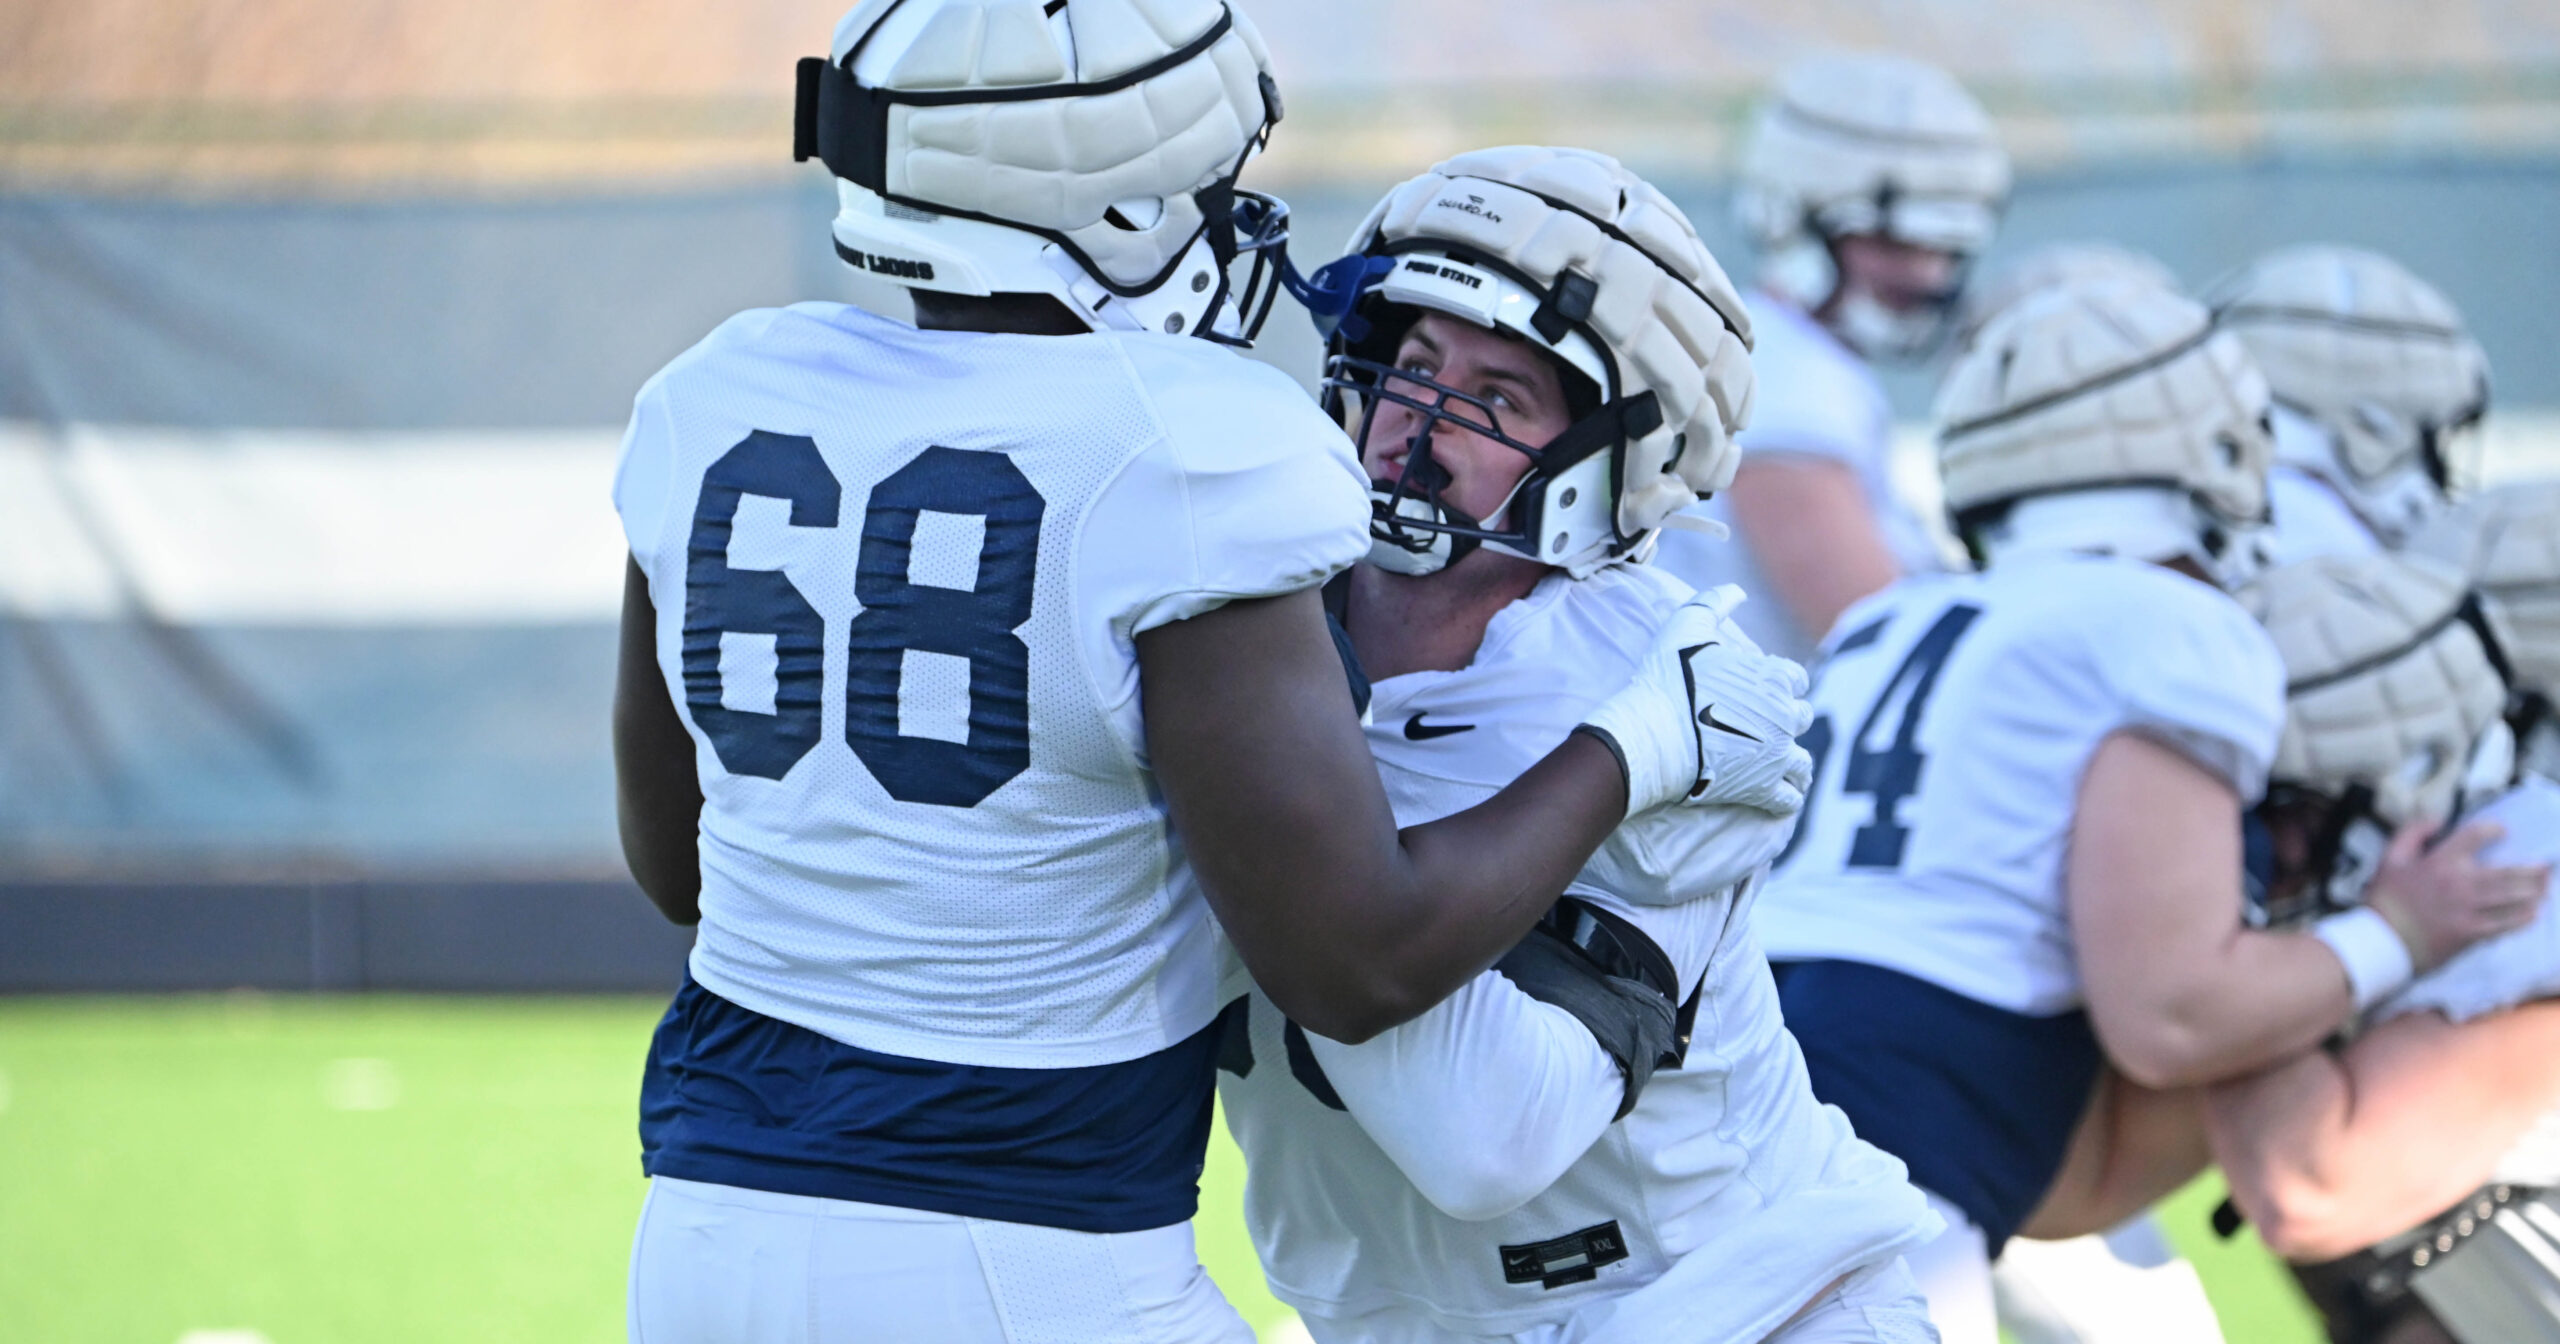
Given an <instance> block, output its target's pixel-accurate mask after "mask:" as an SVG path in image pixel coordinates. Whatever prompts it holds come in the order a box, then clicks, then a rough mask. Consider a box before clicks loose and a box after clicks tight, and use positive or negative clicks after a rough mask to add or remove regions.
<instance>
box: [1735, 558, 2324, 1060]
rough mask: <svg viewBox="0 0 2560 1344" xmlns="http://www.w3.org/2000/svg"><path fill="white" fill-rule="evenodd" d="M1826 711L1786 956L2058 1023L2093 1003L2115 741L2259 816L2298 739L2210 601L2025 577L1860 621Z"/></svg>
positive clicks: (1776, 943) (2143, 570)
mask: <svg viewBox="0 0 2560 1344" xmlns="http://www.w3.org/2000/svg"><path fill="white" fill-rule="evenodd" d="M1812 700H1813V704H1814V709H1815V711H1816V715H1817V717H1816V719H1815V721H1814V725H1813V727H1812V729H1811V730H1810V731H1808V732H1807V733H1806V735H1805V736H1804V738H1803V739H1801V740H1802V741H1803V742H1804V745H1805V746H1806V748H1807V749H1808V750H1810V751H1812V752H1813V754H1814V760H1815V771H1816V773H1815V781H1814V788H1813V790H1812V792H1811V794H1810V795H1809V797H1808V800H1807V802H1806V805H1805V812H1804V818H1803V822H1802V825H1801V828H1800V829H1799V830H1798V832H1797V834H1796V839H1795V841H1794V843H1793V844H1792V845H1791V846H1790V848H1789V851H1788V853H1787V854H1786V855H1785V856H1782V857H1781V858H1780V860H1779V861H1778V864H1777V866H1776V869H1775V871H1774V873H1773V874H1772V877H1771V880H1770V885H1769V892H1768V895H1767V896H1766V897H1765V898H1764V899H1763V900H1762V902H1761V907H1760V908H1761V939H1762V942H1763V943H1764V944H1765V945H1766V946H1767V947H1768V949H1769V955H1770V956H1771V957H1773V958H1775V959H1777V960H1780V961H1802V960H1817V959H1824V960H1843V961H1853V962H1862V963H1865V964H1868V965H1873V966H1879V967H1883V968H1885V969H1887V970H1891V971H1896V972H1900V973H1901V974H1904V975H1908V976H1912V977H1914V978H1916V979H1920V980H1925V981H1928V982H1930V983H1932V984H1935V985H1938V986H1940V987H1942V988H1944V989H1948V990H1952V991H1954V992H1955V993H1957V994H1960V995H1963V996H1965V997H1966V998H1969V999H1972V1000H1974V1001H1976V1002H1978V1003H1983V1004H1988V1005H1990V1006H1992V1007H1994V1008H1999V1009H2003V1010H2005V1011H2008V1012H2012V1013H2020V1014H2026V1015H2030V1016H2037V1017H2043V1016H2048V1015H2051V1014H2054V1013H2059V1012H2063V1011H2067V1010H2069V1009H2071V1008H2074V1007H2077V1006H2078V1005H2079V1004H2080V976H2079V969H2078V962H2077V959H2076V958H2075V957H2074V956H2073V953H2072V944H2071V929H2070V923H2069V917H2068V914H2067V912H2066V909H2065V906H2064V901H2063V890H2062V877H2063V861H2064V856H2065V851H2066V850H2067V848H2068V846H2069V842H2070V837H2071V821H2072V815H2073V813H2074V811H2075V809H2076V807H2077V803H2078V797H2079V790H2080V780H2081V776H2082V775H2083V773H2085V771H2086V770H2087V768H2088V764H2089V759H2090V757H2091V755H2092V754H2094V753H2095V751H2096V750H2097V747H2098V744H2099V742H2101V741H2102V740H2104V739H2105V738H2106V737H2107V736H2108V735H2110V734H2112V733H2116V732H2119V731H2123V730H2128V729H2130V730H2136V731H2140V732H2143V733H2146V734H2148V735H2150V736H2152V737H2154V738H2157V739H2158V740H2160V741H2163V742H2166V743H2169V744H2171V745H2173V746H2176V747H2178V748H2179V749H2180V750H2182V751H2184V752H2185V753H2186V754H2187V755H2189V756H2191V757H2192V758H2194V759H2195V760H2196V761H2197V762H2198V763H2200V764H2202V765H2204V766H2206V767H2207V768H2209V769H2211V770H2213V771H2214V772H2215V773H2217V774H2219V775H2221V776H2222V777H2223V778H2225V779H2227V780H2229V781H2230V783H2231V785H2232V787H2233V788H2234V789H2236V790H2237V791H2238V792H2239V794H2240V796H2241V798H2242V799H2243V801H2244V802H2254V801H2255V800H2256V799H2257V797H2258V796H2259V794H2260V793H2262V792H2263V791H2264V789H2265V785H2266V777H2267V770H2268V768H2269V765H2270V763H2271V762H2273V760H2274V759H2275V752H2276V743H2277V739H2278V738H2279V736H2280V735H2281V734H2282V732H2283V728H2284V666H2283V663H2282V661H2281V659H2280V658H2279V656H2278V654H2277V652H2276V647H2275V643H2274V641H2273V640H2272V639H2270V638H2269V637H2268V636H2267V633H2266V631H2265V630H2264V629H2262V628H2261V627H2260V626H2259V625H2258V623H2257V622H2255V621H2253V620H2251V619H2250V618H2249V616H2248V613H2247V612H2245V611H2243V610H2242V609H2241V608H2240V605H2239V604H2238V603H2236V602H2234V601H2232V600H2231V599H2230V597H2228V596H2227V595H2225V594H2223V593H2222V592H2220V591H2219V590H2217V589H2214V588H2212V587H2209V586H2207V585H2205V584H2203V583H2199V582H2197V581H2195V580H2193V579H2189V578H2187V577H2185V576H2183V575H2180V574H2177V573H2174V572H2172V571H2170V570H2167V569H2162V568H2160V567H2158V566H2154V565H2148V564H2142V563H2138V562H2135V561H2129V560H2119V559H2114V558H2109V557H2101V556H2033V557H2018V558H2015V559H2011V560H2007V561H2003V562H2001V563H2000V564H1997V565H1995V566H1993V567H1992V568H1991V569H1990V570H1989V571H1987V572H1984V573H1980V574H1965V575H1942V576H1937V577H1931V578H1923V579H1909V580H1905V581H1903V582H1901V583H1899V584H1896V585H1894V586H1893V587H1891V588H1888V589H1886V590H1885V591H1884V592H1881V593H1878V594H1876V595H1875V596H1874V597H1871V598H1868V599H1867V600H1865V601H1864V602H1861V603H1859V604H1857V605H1856V606H1854V607H1851V608H1850V609H1849V610H1848V612H1846V613H1845V614H1843V615H1842V616H1841V618H1840V625H1839V627H1838V631H1837V632H1835V638H1834V641H1833V643H1832V645H1831V647H1830V648H1829V650H1828V652H1827V654H1826V657H1825V660H1824V662H1823V664H1822V667H1821V669H1820V672H1819V673H1818V675H1817V676H1816V678H1815V681H1814V688H1813V694H1812ZM2234 824H2235V825H2237V821H2236V819H2235V822H2234Z"/></svg>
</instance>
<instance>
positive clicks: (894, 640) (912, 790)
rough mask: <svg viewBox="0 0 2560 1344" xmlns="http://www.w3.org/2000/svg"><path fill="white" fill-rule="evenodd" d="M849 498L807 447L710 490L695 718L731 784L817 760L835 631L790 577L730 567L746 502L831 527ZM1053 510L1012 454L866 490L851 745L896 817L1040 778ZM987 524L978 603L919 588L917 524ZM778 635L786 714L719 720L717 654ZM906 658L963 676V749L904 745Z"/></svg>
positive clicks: (688, 635)
mask: <svg viewBox="0 0 2560 1344" xmlns="http://www.w3.org/2000/svg"><path fill="white" fill-rule="evenodd" d="M843 493H844V490H843V486H842V484H841V483H840V482H838V481H837V479H836V477H835V473H834V472H832V471H830V470H828V468H827V464H826V460H825V459H824V458H823V457H821V456H819V453H818V445H817V444H816V442H815V441H813V440H811V439H809V438H808V437H806V436H805V435H796V434H774V433H769V432H766V431H764V430H757V431H756V432H754V433H752V434H749V435H748V436H747V437H746V438H744V439H742V440H740V441H739V442H738V444H737V446H736V447H734V448H731V449H730V450H729V451H728V452H727V453H725V454H723V455H722V456H721V457H720V460H718V461H717V462H714V463H712V465H711V468H710V470H709V471H707V472H705V473H704V474H703V478H702V493H701V496H700V497H699V499H698V500H697V502H696V503H695V505H694V513H693V535H692V538H691V541H690V542H689V543H688V545H687V547H686V559H685V612H684V690H685V707H686V708H687V709H688V710H690V711H691V713H692V715H693V721H694V722H695V724H697V725H699V726H700V727H701V729H702V732H703V735H704V736H705V737H707V738H709V739H710V741H711V748H712V751H713V752H714V754H716V755H718V756H719V758H720V764H721V765H722V766H723V767H724V768H726V769H727V770H728V771H729V772H730V773H732V774H738V775H754V776H757V777H759V778H763V779H780V778H782V777H783V776H784V775H787V774H789V773H790V772H791V767H793V766H795V765H797V764H799V763H800V760H801V758H803V757H805V756H807V755H808V754H809V752H810V751H811V749H813V748H815V747H816V746H817V745H818V737H819V734H820V727H819V720H820V716H821V712H822V705H823V698H824V688H823V686H822V684H821V683H822V681H823V679H824V676H825V671H824V665H825V643H826V623H825V621H824V619H823V618H821V617H820V616H819V615H818V612H817V609H816V608H815V607H812V606H811V605H809V601H808V599H807V598H806V597H804V596H802V594H801V592H800V590H799V589H798V588H797V587H795V586H793V584H792V582H791V580H790V579H789V578H788V577H786V576H785V575H784V574H783V573H782V572H781V571H779V570H751V569H732V568H730V567H729V535H730V532H731V529H732V528H733V526H734V522H735V519H736V516H737V511H738V501H739V499H740V497H741V496H744V495H762V496H765V497H767V498H771V499H780V500H784V501H786V502H788V503H789V504H790V505H791V525H792V526H794V527H828V528H831V527H834V526H835V525H836V521H837V514H838V512H839V509H840V507H841V503H842V499H843ZM1047 507H1048V506H1047V502H1046V501H1045V500H1043V499H1042V498H1041V497H1040V492H1039V491H1038V490H1036V489H1034V488H1033V487H1032V484H1031V481H1030V479H1029V478H1028V477H1025V476H1024V475H1023V474H1022V469H1021V468H1019V467H1017V466H1015V465H1014V464H1013V460H1012V459H1011V458H1009V457H1006V456H1004V455H1003V454H1001V453H986V452H963V451H961V450H959V449H955V448H941V447H935V448H928V449H926V450H925V451H923V452H922V453H919V454H917V455H916V457H915V459H914V460H913V461H911V462H909V463H907V465H905V466H904V467H901V468H899V469H898V470H897V471H895V472H892V473H890V474H889V476H888V477H887V478H886V479H884V480H882V481H881V482H880V483H879V484H878V485H877V486H874V487H873V488H872V491H871V502H870V507H869V508H868V509H867V510H866V511H865V512H864V515H863V520H862V550H861V556H860V559H859V561H858V563H857V568H856V571H855V578H854V592H855V596H857V597H858V598H860V599H861V601H862V612H861V614H860V615H858V616H856V617H854V619H853V620H852V622H851V623H850V625H849V626H848V629H847V643H848V646H849V648H848V654H849V656H848V657H847V659H846V667H847V677H846V683H847V684H846V686H845V743H846V745H847V746H850V747H851V748H852V749H853V752H854V755H856V756H857V757H859V758H861V760H862V763H863V765H864V766H865V767H866V768H868V769H869V770H870V771H871V774H872V777H873V778H875V779H877V780H878V781H879V782H880V786H881V788H883V789H884V790H886V791H887V792H888V794H889V796H890V797H892V798H895V799H897V800H899V801H900V802H908V803H932V804H939V805H942V806H945V807H974V806H976V805H977V804H978V803H980V802H982V801H984V800H985V799H986V797H987V795H988V794H991V793H993V792H995V791H996V790H997V789H999V788H1001V787H1003V786H1004V784H1005V782H1006V781H1007V780H1010V779H1012V778H1013V777H1014V776H1016V775H1019V774H1021V773H1022V772H1023V771H1024V770H1026V769H1028V768H1029V767H1030V765H1031V687H1030V669H1031V651H1030V649H1029V647H1028V646H1026V645H1025V644H1024V643H1023V642H1022V639H1021V637H1020V636H1018V635H1015V634H1014V633H1013V631H1014V629H1015V628H1016V627H1018V626H1020V625H1021V624H1022V623H1023V622H1024V621H1027V620H1029V619H1030V618H1031V602H1032V586H1033V581H1034V578H1035V576H1036V574H1037V572H1038V568H1039V554H1040V520H1041V516H1042V515H1043V513H1045V512H1046V510H1047ZM927 512H932V513H946V514H959V515H974V516H976V517H978V518H981V519H983V520H984V522H985V536H986V539H985V542H984V543H983V545H982V546H981V547H980V549H979V554H978V565H977V571H978V572H977V581H976V584H975V586H974V587H973V588H969V589H960V588H945V587H938V586H935V585H931V584H919V583H913V582H910V581H909V578H908V559H909V556H910V554H911V552H912V550H913V546H914V541H915V534H916V523H917V520H918V518H919V516H920V515H922V514H924V513H927ZM723 634H759V635H771V636H772V637H773V641H774V697H773V705H774V712H773V713H771V714H765V713H760V712H757V711H754V710H743V709H732V708H729V707H728V706H726V705H723V704H722V703H721V686H720V637H721V636H722V635H723ZM909 651H915V652H919V653H933V654H942V655H946V656H950V657H956V658H963V659H966V660H967V661H968V664H969V717H968V721H969V729H968V741H966V742H948V741H943V740H941V739H938V738H923V737H904V736H900V735H899V732H898V698H899V687H900V683H901V681H902V680H903V668H904V666H905V660H906V654H907V653H908V652H909Z"/></svg>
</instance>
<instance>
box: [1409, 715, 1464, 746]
mask: <svg viewBox="0 0 2560 1344" xmlns="http://www.w3.org/2000/svg"><path fill="white" fill-rule="evenodd" d="M1429 712H1430V711H1429V710H1424V711H1423V713H1424V714H1427V713H1429ZM1475 730H1476V726H1475V725H1474V724H1472V723H1424V722H1423V721H1422V714H1416V715H1414V716H1413V717H1412V718H1409V719H1407V720H1405V721H1404V740H1405V741H1407V742H1428V741H1430V740H1431V739H1433V738H1435V737H1447V736H1450V735H1451V734H1453V733H1472V732H1474V731H1475Z"/></svg>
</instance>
